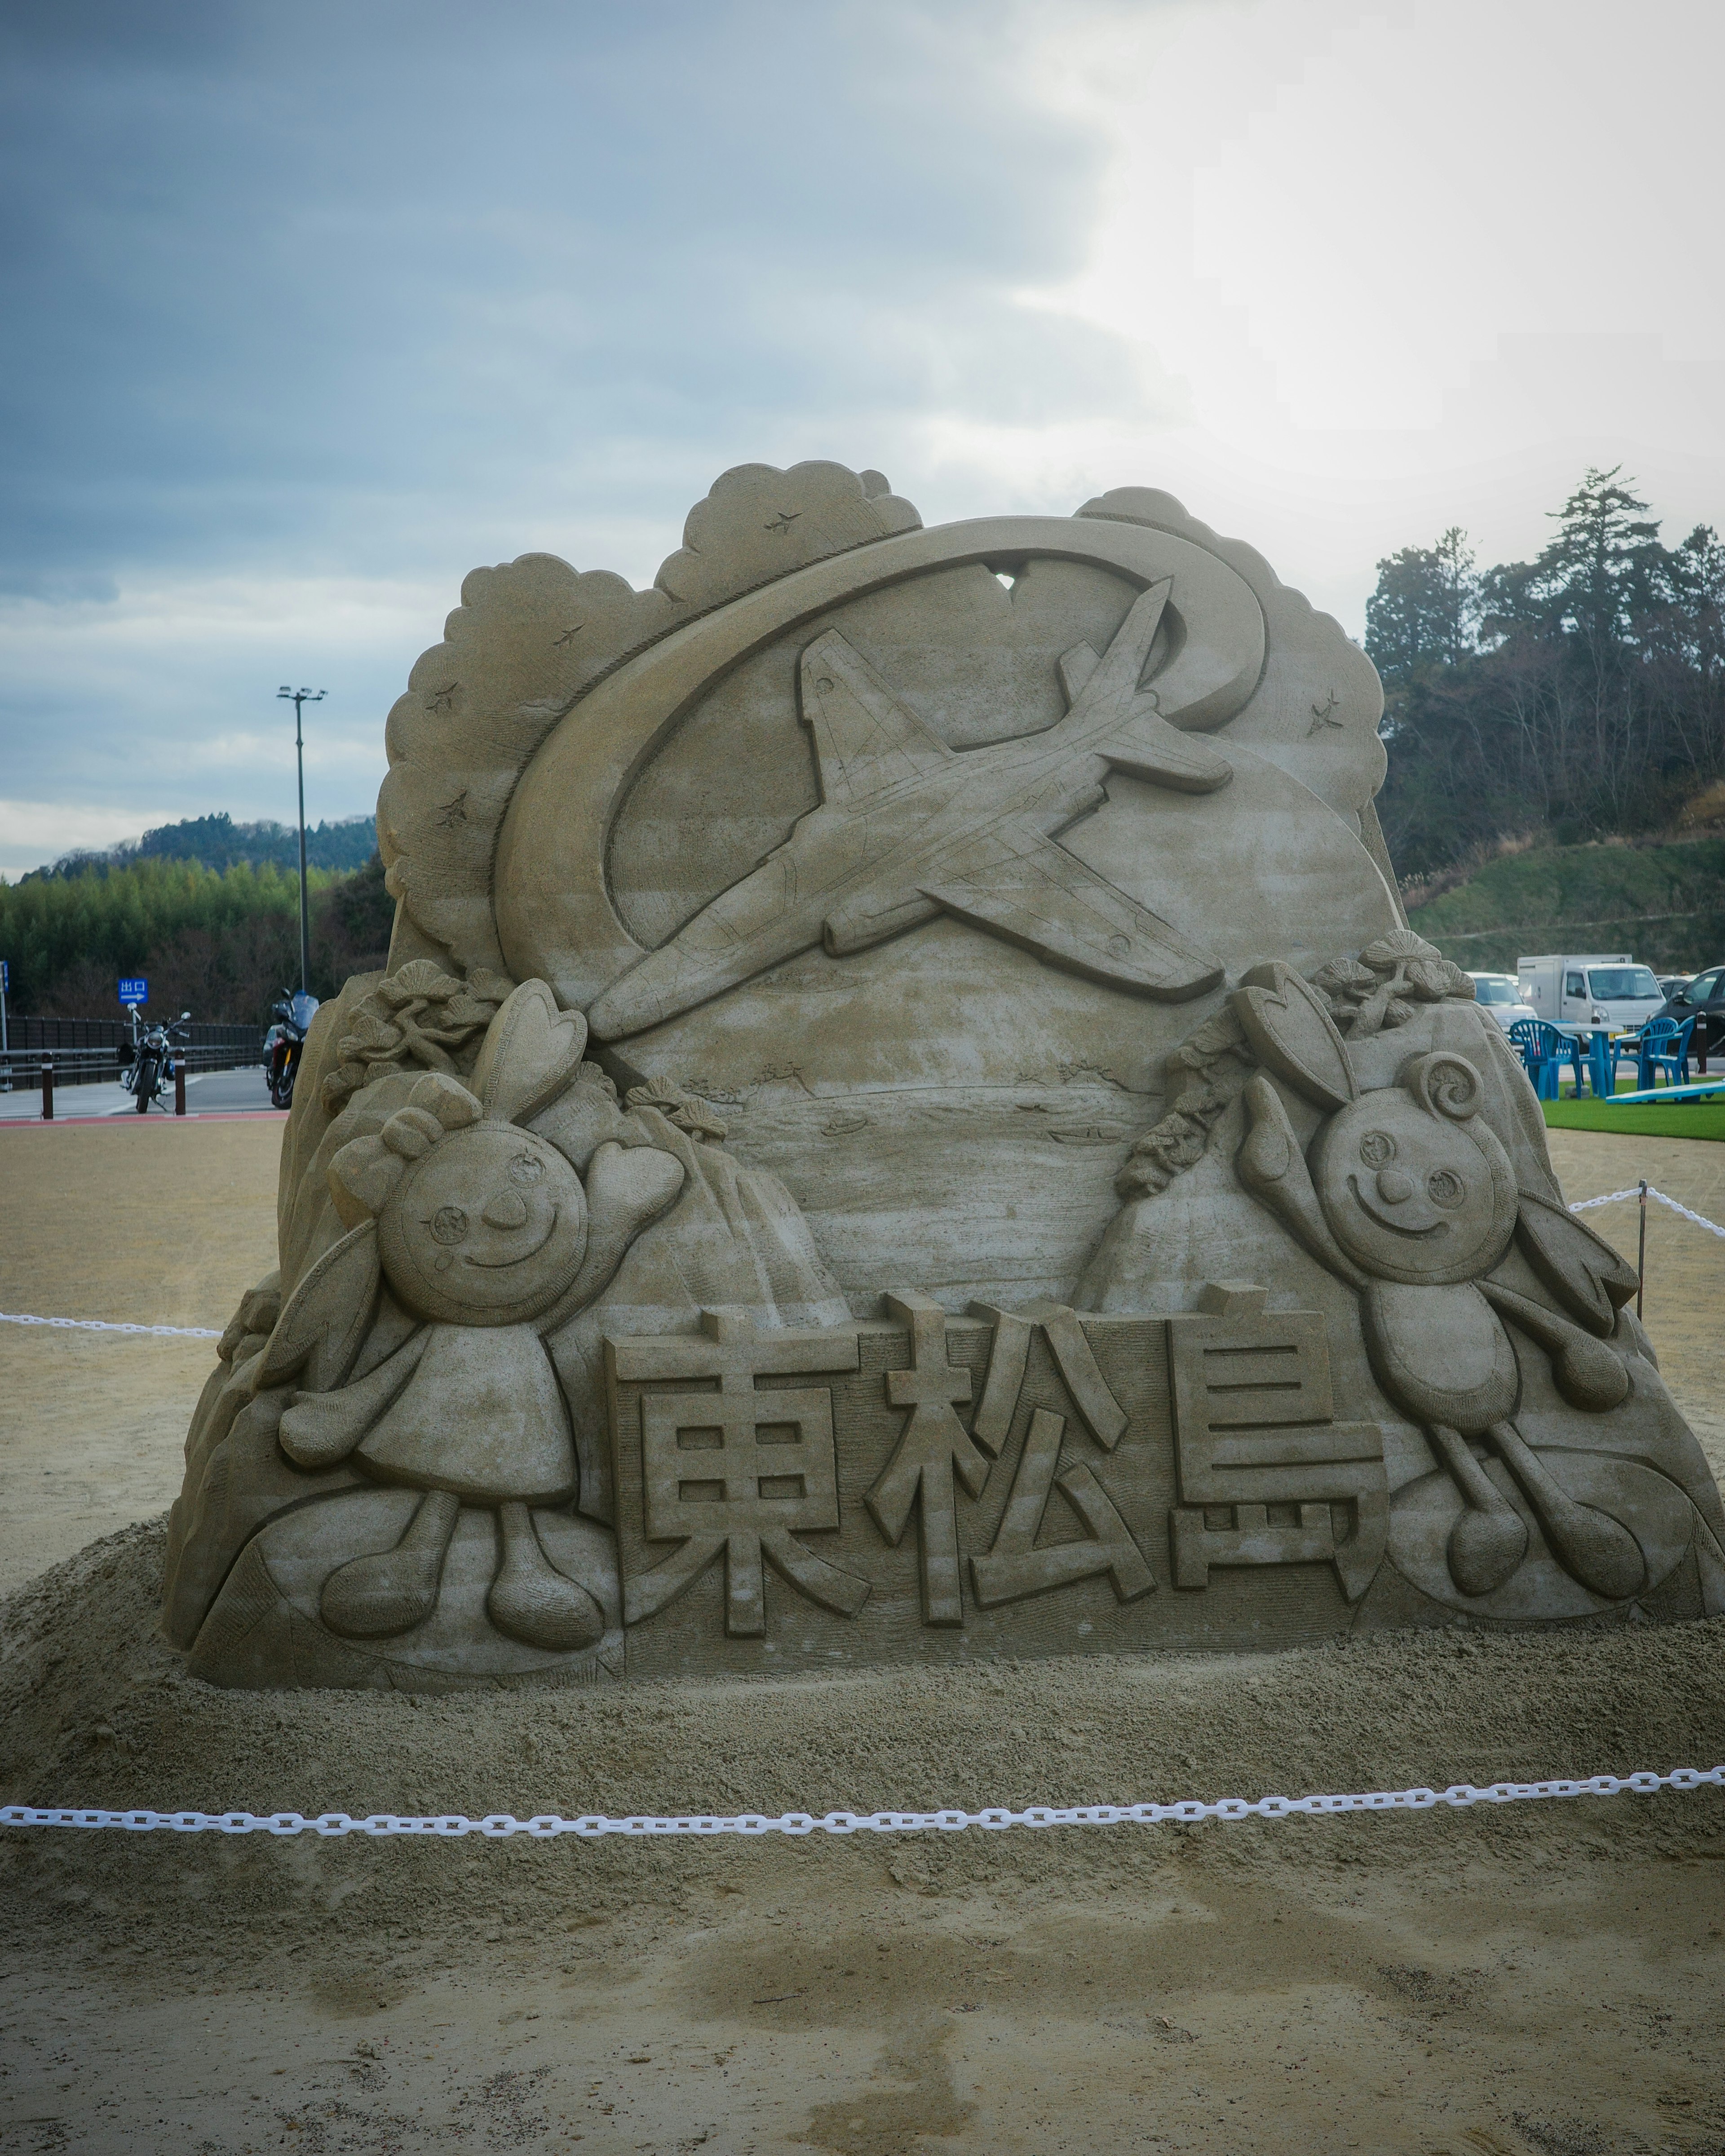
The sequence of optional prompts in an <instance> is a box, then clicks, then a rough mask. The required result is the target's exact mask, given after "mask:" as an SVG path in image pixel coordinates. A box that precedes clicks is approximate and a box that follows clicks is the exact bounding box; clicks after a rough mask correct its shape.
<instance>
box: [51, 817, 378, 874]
mask: <svg viewBox="0 0 1725 2156" xmlns="http://www.w3.org/2000/svg"><path fill="white" fill-rule="evenodd" d="M376 851H377V819H376V818H375V817H373V816H348V817H346V818H344V819H342V821H341V823H339V824H330V823H322V824H312V825H308V826H307V828H306V832H305V862H306V865H307V867H308V868H314V869H335V870H340V871H342V872H344V873H348V874H351V873H352V871H353V870H355V869H362V868H363V867H364V866H365V865H366V863H367V860H369V859H370V857H371V856H372V854H374V853H375V852H376ZM141 860H158V861H198V862H199V863H201V864H202V865H203V867H205V868H207V869H217V870H227V869H233V868H242V867H244V868H254V869H258V868H265V867H268V866H270V865H274V866H275V867H276V868H279V869H293V870H295V871H297V870H298V868H299V865H300V834H299V832H298V830H297V829H295V828H294V827H293V826H292V825H290V824H276V823H272V822H270V820H269V819H264V821H263V822H261V823H257V824H236V823H235V822H234V819H233V818H232V817H231V816H230V815H228V814H227V812H226V811H225V810H223V811H222V812H220V813H219V814H216V815H213V816H187V817H185V818H183V819H182V820H181V821H180V822H179V823H177V824H157V827H156V828H155V829H154V830H151V831H146V832H145V834H144V835H143V837H142V838H141V839H122V840H121V843H120V844H118V845H117V846H107V847H104V848H101V849H96V848H93V847H88V846H80V847H78V848H76V849H75V850H74V851H73V852H71V853H69V854H62V855H60V857H59V860H57V861H55V862H54V864H53V865H52V866H50V867H44V868H39V869H32V870H30V871H29V873H28V875H25V876H23V877H22V878H21V879H20V880H21V881H23V882H24V883H37V882H41V881H44V880H49V879H55V880H59V881H60V882H64V881H66V880H68V879H69V878H70V877H73V876H85V875H107V874H108V873H109V872H110V870H113V869H116V868H125V867H126V866H128V865H130V864H131V862H133V861H141Z"/></svg>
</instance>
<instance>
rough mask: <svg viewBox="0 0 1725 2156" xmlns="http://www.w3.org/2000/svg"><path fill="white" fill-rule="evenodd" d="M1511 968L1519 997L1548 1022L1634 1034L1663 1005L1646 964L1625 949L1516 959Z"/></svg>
mask: <svg viewBox="0 0 1725 2156" xmlns="http://www.w3.org/2000/svg"><path fill="white" fill-rule="evenodd" d="M1516 970H1517V974H1518V975H1519V977H1520V983H1521V990H1522V1001H1523V1002H1524V1003H1527V1004H1532V1008H1533V1011H1534V1014H1535V1015H1536V1016H1537V1017H1539V1018H1543V1019H1544V1020H1545V1021H1546V1023H1547V1024H1549V1025H1558V1026H1563V1027H1565V1028H1576V1027H1579V1028H1580V1029H1582V1030H1583V1031H1584V1032H1585V1031H1587V1030H1589V1029H1590V1028H1592V1027H1594V1026H1609V1028H1610V1029H1611V1030H1612V1031H1613V1032H1614V1033H1634V1032H1635V1031H1637V1030H1638V1029H1640V1027H1641V1026H1643V1025H1644V1024H1645V1023H1646V1022H1647V1020H1648V1019H1650V1018H1656V1017H1657V1015H1658V1014H1659V1013H1660V1011H1661V1009H1663V1008H1664V1004H1665V998H1664V997H1663V996H1662V995H1661V993H1660V992H1659V983H1658V982H1657V981H1656V979H1655V978H1654V977H1653V973H1652V970H1651V968H1649V967H1646V966H1638V965H1637V964H1636V963H1635V960H1634V959H1633V958H1632V957H1630V954H1629V952H1627V951H1584V952H1579V953H1576V954H1572V955H1568V956H1563V955H1559V956H1557V957H1550V956H1548V957H1534V958H1520V959H1517V962H1516Z"/></svg>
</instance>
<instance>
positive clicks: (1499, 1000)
mask: <svg viewBox="0 0 1725 2156" xmlns="http://www.w3.org/2000/svg"><path fill="white" fill-rule="evenodd" d="M1467 978H1468V979H1469V980H1471V982H1472V983H1473V999H1474V1001H1475V1002H1476V1004H1481V1006H1482V1007H1483V1009H1485V1011H1486V1014H1487V1015H1488V1016H1489V1017H1491V1018H1495V1019H1497V1023H1498V1024H1499V1025H1501V1026H1502V1028H1503V1030H1504V1031H1505V1032H1506V1033H1507V1032H1508V1031H1509V1029H1510V1028H1511V1027H1512V1025H1514V1024H1516V1022H1517V1019H1524V1018H1538V1015H1539V1014H1538V1011H1537V1010H1535V1009H1534V1008H1533V1006H1532V1004H1530V1003H1529V1002H1528V1001H1527V998H1526V997H1525V996H1524V995H1523V994H1522V991H1521V988H1520V986H1519V985H1518V984H1517V980H1516V978H1515V976H1514V974H1513V973H1470V974H1469V975H1468V977H1467Z"/></svg>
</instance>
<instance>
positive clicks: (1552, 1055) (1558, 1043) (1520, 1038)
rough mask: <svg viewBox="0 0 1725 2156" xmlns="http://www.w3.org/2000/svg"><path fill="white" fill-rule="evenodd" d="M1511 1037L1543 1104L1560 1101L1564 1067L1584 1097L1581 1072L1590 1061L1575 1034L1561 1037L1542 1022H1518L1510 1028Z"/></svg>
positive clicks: (1535, 1019)
mask: <svg viewBox="0 0 1725 2156" xmlns="http://www.w3.org/2000/svg"><path fill="white" fill-rule="evenodd" d="M1509 1037H1510V1039H1511V1040H1512V1041H1513V1042H1514V1044H1515V1045H1516V1047H1517V1049H1518V1050H1520V1052H1521V1058H1522V1062H1523V1063H1524V1064H1525V1065H1527V1075H1528V1076H1529V1077H1530V1078H1531V1079H1532V1081H1533V1091H1535V1092H1536V1093H1537V1094H1538V1096H1539V1098H1540V1099H1541V1100H1542V1101H1555V1100H1556V1099H1557V1097H1558V1079H1559V1077H1560V1076H1561V1075H1562V1071H1563V1065H1564V1064H1565V1063H1567V1064H1568V1065H1569V1067H1570V1069H1571V1070H1573V1071H1574V1074H1575V1091H1576V1093H1577V1095H1578V1096H1579V1094H1580V1093H1581V1091H1582V1090H1583V1081H1582V1075H1581V1074H1582V1069H1583V1066H1584V1063H1585V1062H1586V1060H1587V1059H1586V1055H1585V1053H1584V1050H1583V1048H1582V1045H1581V1043H1580V1042H1579V1040H1577V1039H1575V1037H1574V1034H1568V1033H1559V1032H1558V1029H1557V1028H1556V1027H1555V1026H1554V1025H1548V1024H1546V1022H1545V1020H1544V1019H1543V1018H1519V1019H1517V1020H1516V1022H1515V1024H1513V1025H1512V1027H1511V1028H1510V1029H1509Z"/></svg>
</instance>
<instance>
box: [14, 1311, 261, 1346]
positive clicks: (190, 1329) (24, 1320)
mask: <svg viewBox="0 0 1725 2156" xmlns="http://www.w3.org/2000/svg"><path fill="white" fill-rule="evenodd" d="M0 1325H52V1326H55V1327H59V1329H60V1330H61V1331H63V1332H149V1333H153V1334H155V1335H156V1337H157V1338H158V1339H165V1338H167V1337H169V1336H172V1337H173V1338H175V1339H177V1340H219V1339H220V1338H221V1337H222V1336H221V1334H220V1333H219V1332H212V1331H211V1330H210V1328H209V1327H208V1326H207V1325H110V1323H109V1322H108V1321H107V1320H106V1319H105V1318H103V1317H18V1316H17V1315H16V1314H15V1313H14V1312H12V1311H9V1310H0Z"/></svg>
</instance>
